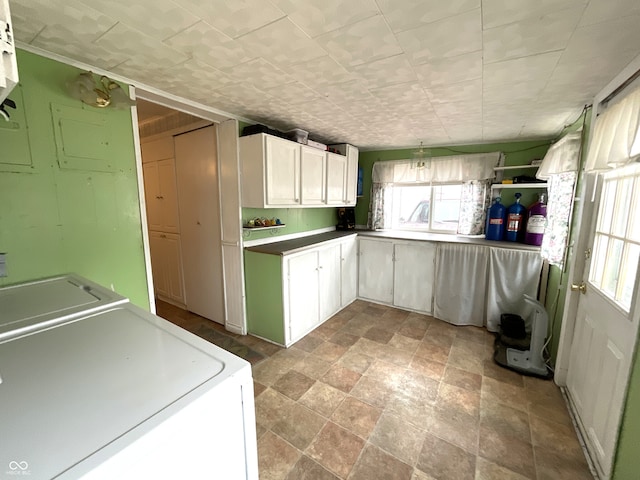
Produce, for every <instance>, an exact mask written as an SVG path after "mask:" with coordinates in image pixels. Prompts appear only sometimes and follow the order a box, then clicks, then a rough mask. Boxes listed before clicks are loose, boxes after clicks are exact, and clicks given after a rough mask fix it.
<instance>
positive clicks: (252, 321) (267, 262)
mask: <svg viewBox="0 0 640 480" xmlns="http://www.w3.org/2000/svg"><path fill="white" fill-rule="evenodd" d="M355 256H356V237H355V236H353V237H347V238H345V239H342V240H340V241H330V242H323V243H320V244H317V245H316V246H313V247H310V248H308V249H305V250H304V251H302V252H298V253H294V254H291V255H282V256H280V255H272V254H266V253H258V252H253V251H245V282H246V295H247V328H248V331H249V333H251V334H253V335H257V336H259V337H262V338H266V339H267V340H271V341H272V342H274V343H277V344H279V345H284V346H287V347H288V346H289V345H291V344H293V343H295V342H296V341H298V340H299V339H301V338H302V337H303V336H305V335H306V334H307V333H309V332H310V331H312V330H313V329H314V328H316V327H318V326H319V325H321V324H322V323H323V322H324V321H326V320H328V319H329V318H330V317H331V316H332V315H334V314H335V313H337V312H338V311H339V310H340V309H341V308H343V307H345V306H347V305H348V304H349V303H351V302H352V301H353V300H355V292H356V281H357V280H356V265H357V259H356V257H355ZM276 278H277V279H279V281H277V282H276V281H274V280H273V279H276Z"/></svg>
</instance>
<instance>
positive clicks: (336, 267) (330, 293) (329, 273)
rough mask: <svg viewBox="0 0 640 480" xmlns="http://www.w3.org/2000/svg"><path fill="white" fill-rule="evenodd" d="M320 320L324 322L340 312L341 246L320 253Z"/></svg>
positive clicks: (326, 248)
mask: <svg viewBox="0 0 640 480" xmlns="http://www.w3.org/2000/svg"><path fill="white" fill-rule="evenodd" d="M318 254H319V257H318V259H319V263H318V268H319V273H320V276H319V279H320V289H319V290H320V298H319V301H320V319H319V322H323V321H325V320H326V319H328V318H329V317H330V316H332V315H333V314H334V313H336V312H337V311H338V310H340V264H341V261H340V244H334V245H331V246H328V247H325V248H322V249H321V250H320V251H319V252H318Z"/></svg>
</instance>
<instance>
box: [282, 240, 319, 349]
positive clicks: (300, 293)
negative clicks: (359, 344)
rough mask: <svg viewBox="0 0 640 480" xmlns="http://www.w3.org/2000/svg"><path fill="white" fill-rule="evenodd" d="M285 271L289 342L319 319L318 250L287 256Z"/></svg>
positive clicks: (311, 327) (314, 324)
mask: <svg viewBox="0 0 640 480" xmlns="http://www.w3.org/2000/svg"><path fill="white" fill-rule="evenodd" d="M287 271H288V276H289V285H288V287H289V288H288V290H289V305H288V308H289V318H288V323H289V325H288V330H289V342H295V341H296V340H298V339H300V338H302V336H303V335H306V334H307V332H309V331H310V330H312V329H313V328H314V327H315V326H316V325H317V324H318V323H319V321H320V320H319V319H320V306H319V303H318V292H319V285H318V251H317V250H314V251H311V252H308V253H305V254H302V255H296V256H294V257H291V258H289V259H288V260H287ZM285 307H286V306H285ZM285 327H286V326H285Z"/></svg>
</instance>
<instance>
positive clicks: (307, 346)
mask: <svg viewBox="0 0 640 480" xmlns="http://www.w3.org/2000/svg"><path fill="white" fill-rule="evenodd" d="M322 342H324V340H323V339H322V338H320V337H316V336H315V335H307V336H306V337H304V338H302V339H300V340H298V341H297V342H296V343H294V344H293V345H294V347H297V348H299V349H301V350H304V351H305V352H313V351H314V350H315V349H316V348H318V347H319V346H320V345H321V344H322Z"/></svg>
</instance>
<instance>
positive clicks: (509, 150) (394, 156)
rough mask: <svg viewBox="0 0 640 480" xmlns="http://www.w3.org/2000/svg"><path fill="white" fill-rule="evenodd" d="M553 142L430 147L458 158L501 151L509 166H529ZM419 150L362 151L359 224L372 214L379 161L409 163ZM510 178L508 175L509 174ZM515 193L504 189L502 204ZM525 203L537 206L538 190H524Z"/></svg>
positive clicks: (513, 172)
mask: <svg viewBox="0 0 640 480" xmlns="http://www.w3.org/2000/svg"><path fill="white" fill-rule="evenodd" d="M550 144H551V141H550V140H547V141H544V140H543V141H536V142H510V143H493V144H486V145H463V146H453V147H433V148H429V147H427V148H428V150H429V152H430V155H431V156H433V157H440V156H447V155H456V154H460V153H484V152H496V151H501V152H503V153H504V154H505V165H508V166H511V165H525V164H528V163H531V160H533V159H536V158H542V157H544V154H545V153H547V150H548V149H549V145H550ZM414 150H415V149H406V150H376V151H369V152H362V151H361V152H360V155H359V157H358V165H359V166H360V167H362V173H363V182H362V186H363V191H362V197H359V198H358V203H357V204H356V224H358V225H366V224H367V215H368V212H369V199H370V196H371V170H372V168H373V164H374V163H375V162H378V161H386V160H406V159H410V158H412V152H413V151H414ZM531 173H532V170H531V169H529V170H527V169H524V170H511V171H509V172H508V175H509V176H512V175H531ZM505 178H507V175H505ZM514 193H515V191H514V190H504V191H503V196H502V203H503V204H505V205H506V206H509V205H511V204H512V203H513V201H514V196H513V195H514ZM521 193H522V204H523V205H527V206H528V205H529V204H531V203H533V202H534V201H535V200H536V199H537V196H536V194H535V192H534V191H531V190H523V191H522V192H521Z"/></svg>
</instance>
